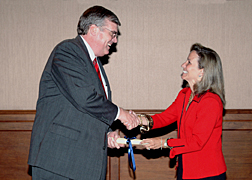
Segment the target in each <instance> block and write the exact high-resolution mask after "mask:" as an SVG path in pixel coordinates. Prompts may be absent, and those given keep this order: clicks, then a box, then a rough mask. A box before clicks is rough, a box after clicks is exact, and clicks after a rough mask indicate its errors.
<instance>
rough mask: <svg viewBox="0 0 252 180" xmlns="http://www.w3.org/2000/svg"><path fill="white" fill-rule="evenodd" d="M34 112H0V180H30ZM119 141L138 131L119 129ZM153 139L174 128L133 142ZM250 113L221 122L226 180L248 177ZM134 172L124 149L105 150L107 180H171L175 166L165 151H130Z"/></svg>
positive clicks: (251, 148)
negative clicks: (30, 144)
mask: <svg viewBox="0 0 252 180" xmlns="http://www.w3.org/2000/svg"><path fill="white" fill-rule="evenodd" d="M162 111H163V110H135V112H136V113H146V114H156V113H160V112H162ZM35 113H36V111H35V110H28V111H27V110H24V111H22V110H18V111H15V110H9V111H5V110H2V111H1V110H0V153H1V156H0V179H3V180H31V177H30V176H29V175H28V165H27V158H28V151H29V143H30V135H31V130H32V124H33V120H34V117H35ZM116 128H120V130H121V131H120V134H121V137H124V134H126V135H127V136H135V135H137V134H138V130H133V131H127V130H126V129H125V128H124V127H123V126H122V125H121V126H120V125H119V126H118V127H116ZM167 133H168V134H167ZM155 136H163V137H164V138H165V137H168V136H169V137H170V136H173V137H176V125H172V126H171V127H168V128H164V129H161V130H158V131H154V132H153V133H149V134H147V135H143V136H142V137H141V136H140V135H137V138H148V137H155ZM251 142H252V110H250V109H248V110H246V109H245V110H241V109H234V110H233V109H232V110H226V114H225V116H224V121H223V153H224V156H225V160H226V163H227V167H228V171H227V176H228V180H249V179H251V177H252V168H251V167H252V143H251ZM134 153H135V160H136V167H137V170H136V172H135V174H133V173H132V170H131V169H129V166H128V155H127V148H121V149H120V150H117V149H112V150H111V149H109V151H108V155H109V156H108V171H107V180H130V179H136V180H143V179H145V180H154V179H174V176H175V168H174V166H175V162H174V160H170V159H169V157H168V154H169V150H162V151H161V150H150V151H147V150H145V149H142V148H141V146H136V147H134Z"/></svg>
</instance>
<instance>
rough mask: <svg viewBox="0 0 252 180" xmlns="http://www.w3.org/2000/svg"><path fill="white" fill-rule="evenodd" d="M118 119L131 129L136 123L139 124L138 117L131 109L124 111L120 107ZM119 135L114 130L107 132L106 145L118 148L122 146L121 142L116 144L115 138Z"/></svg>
mask: <svg viewBox="0 0 252 180" xmlns="http://www.w3.org/2000/svg"><path fill="white" fill-rule="evenodd" d="M118 119H119V120H120V121H121V122H122V123H123V124H124V126H126V128H127V129H128V130H131V129H133V128H135V127H137V126H138V125H140V118H138V116H137V115H136V113H135V112H133V111H126V110H124V109H122V108H120V115H119V117H118ZM119 137H120V136H119V135H118V133H117V132H116V131H113V132H109V133H108V147H109V148H117V149H119V148H120V147H123V146H124V145H122V144H117V142H116V140H117V139H118V138H119Z"/></svg>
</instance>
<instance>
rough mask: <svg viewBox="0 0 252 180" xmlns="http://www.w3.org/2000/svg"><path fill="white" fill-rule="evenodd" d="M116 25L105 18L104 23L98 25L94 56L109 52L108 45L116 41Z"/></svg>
mask: <svg viewBox="0 0 252 180" xmlns="http://www.w3.org/2000/svg"><path fill="white" fill-rule="evenodd" d="M117 33H118V25H117V24H116V23H113V22H111V21H109V20H105V25H104V26H102V27H99V32H98V35H97V41H96V42H97V44H96V53H95V55H96V56H100V57H101V56H104V55H106V54H108V53H109V49H110V46H111V45H112V44H113V43H117Z"/></svg>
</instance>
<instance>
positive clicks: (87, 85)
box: [52, 42, 118, 125]
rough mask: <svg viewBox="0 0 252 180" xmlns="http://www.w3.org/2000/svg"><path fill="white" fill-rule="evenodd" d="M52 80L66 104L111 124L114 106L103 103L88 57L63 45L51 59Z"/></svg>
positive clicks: (76, 47)
mask: <svg viewBox="0 0 252 180" xmlns="http://www.w3.org/2000/svg"><path fill="white" fill-rule="evenodd" d="M52 58H53V60H52V78H53V80H54V81H55V83H56V85H57V86H58V88H59V89H60V91H61V93H62V94H63V95H64V96H65V97H66V98H67V100H68V101H69V102H70V103H72V104H73V106H75V108H76V109H78V110H79V111H81V112H84V113H88V114H90V115H91V116H94V117H96V118H97V119H99V120H101V121H103V122H104V123H107V124H109V125H110V124H112V122H113V121H114V118H115V117H116V114H117V111H118V109H117V106H116V105H115V104H113V103H112V102H111V101H109V100H107V99H106V97H105V95H104V93H103V90H102V85H101V84H100V81H99V78H98V76H97V74H96V71H95V70H94V68H93V67H92V63H90V62H89V61H90V59H89V57H88V54H87V53H85V52H84V51H83V49H82V48H81V47H80V45H78V44H75V43H73V42H64V43H62V44H60V45H59V46H57V47H56V49H55V54H54V56H53V57H52Z"/></svg>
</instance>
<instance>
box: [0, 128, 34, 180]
mask: <svg viewBox="0 0 252 180" xmlns="http://www.w3.org/2000/svg"><path fill="white" fill-rule="evenodd" d="M30 136H31V132H23V131H0V154H1V155H0V179H1V180H31V177H30V176H29V175H28V165H27V159H28V151H29V144H30Z"/></svg>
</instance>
